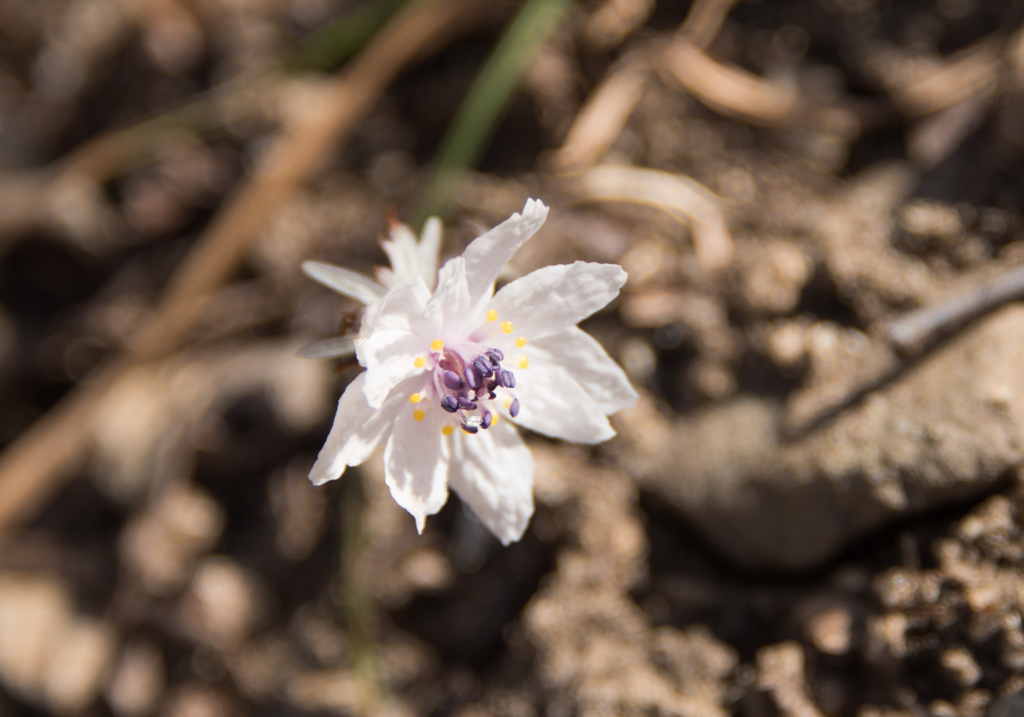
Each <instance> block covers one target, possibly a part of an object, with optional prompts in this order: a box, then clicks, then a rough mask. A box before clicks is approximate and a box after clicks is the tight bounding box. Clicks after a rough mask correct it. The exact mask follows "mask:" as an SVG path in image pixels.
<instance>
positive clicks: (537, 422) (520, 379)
mask: <svg viewBox="0 0 1024 717" xmlns="http://www.w3.org/2000/svg"><path fill="white" fill-rule="evenodd" d="M515 375H516V387H515V388H514V389H513V390H512V393H513V394H514V395H515V397H516V398H518V399H519V415H518V416H516V417H515V419H513V420H515V422H516V423H518V424H519V425H521V426H525V427H527V428H529V429H530V430H531V431H536V432H537V433H543V434H544V435H546V436H551V437H552V438H561V439H563V440H566V441H575V442H577V443H600V442H601V441H607V440H608V439H609V438H611V437H612V436H614V435H615V431H614V429H612V426H611V424H610V423H608V419H607V418H605V415H604V413H603V412H602V411H601V409H600V408H598V406H597V404H596V403H594V401H593V400H592V399H591V398H590V396H588V395H587V394H586V392H585V391H584V390H583V389H582V388H580V385H579V384H578V383H576V382H575V381H574V380H573V378H572V374H570V373H569V372H568V371H566V370H565V369H564V368H562V367H561V366H557V365H555V364H553V363H551V362H548V361H545V360H543V359H542V357H541V356H539V355H538V356H537V357H536V360H533V359H532V358H531V360H530V366H529V368H526V369H523V370H521V371H516V372H515Z"/></svg>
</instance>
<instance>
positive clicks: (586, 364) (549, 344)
mask: <svg viewBox="0 0 1024 717" xmlns="http://www.w3.org/2000/svg"><path fill="white" fill-rule="evenodd" d="M530 361H531V362H532V363H531V364H530V366H531V367H534V366H536V365H537V362H538V361H549V362H551V363H553V364H555V365H556V366H560V367H562V368H564V369H566V370H568V371H569V373H571V374H572V377H573V380H575V381H576V383H578V384H579V385H580V386H581V387H582V388H583V390H584V391H586V393H587V395H588V396H590V398H591V399H593V401H594V403H595V404H596V405H597V407H598V408H599V409H600V410H601V413H603V414H604V415H606V416H610V415H612V414H613V413H615V412H616V411H621V410H622V409H624V408H629V407H630V406H632V405H633V404H634V403H636V400H637V398H639V396H637V393H636V391H634V390H633V387H632V386H631V385H630V384H629V379H628V378H626V373H625V372H624V371H623V370H622V369H621V368H620V367H619V365H618V364H617V363H615V361H613V360H612V358H611V357H610V356H609V355H608V352H606V351H605V350H604V347H603V346H601V344H599V343H598V342H597V341H596V340H595V339H594V338H593V337H592V336H590V334H588V333H586V332H585V331H583V330H582V329H580V328H579V327H578V326H570V327H569V328H567V329H565V330H564V331H559V332H558V333H557V334H552V335H550V336H545V337H544V338H542V339H537V340H536V341H533V342H532V343H531V344H530Z"/></svg>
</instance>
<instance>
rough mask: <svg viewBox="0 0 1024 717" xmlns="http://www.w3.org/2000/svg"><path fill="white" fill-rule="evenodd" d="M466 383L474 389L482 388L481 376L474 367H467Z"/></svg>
mask: <svg viewBox="0 0 1024 717" xmlns="http://www.w3.org/2000/svg"><path fill="white" fill-rule="evenodd" d="M466 383H468V384H469V387H470V388H472V389H477V388H480V376H479V374H477V372H476V371H475V370H474V369H473V367H472V366H466Z"/></svg>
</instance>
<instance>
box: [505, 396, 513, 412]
mask: <svg viewBox="0 0 1024 717" xmlns="http://www.w3.org/2000/svg"><path fill="white" fill-rule="evenodd" d="M511 405H512V399H511V398H508V399H505V410H506V411H507V410H508V407H509V406H511Z"/></svg>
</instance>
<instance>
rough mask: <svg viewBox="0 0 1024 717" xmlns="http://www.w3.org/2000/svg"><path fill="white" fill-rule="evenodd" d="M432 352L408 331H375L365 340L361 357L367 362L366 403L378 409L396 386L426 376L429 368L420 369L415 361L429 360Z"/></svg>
mask: <svg viewBox="0 0 1024 717" xmlns="http://www.w3.org/2000/svg"><path fill="white" fill-rule="evenodd" d="M429 348H430V345H429V343H428V342H427V340H426V339H424V338H423V337H422V336H420V335H419V334H414V333H410V332H408V331H374V332H373V333H372V334H371V335H370V336H369V337H368V338H366V339H364V340H363V341H362V343H361V345H360V354H361V357H362V359H363V360H364V361H365V362H366V381H365V385H364V386H363V393H364V394H365V395H366V402H367V403H369V404H370V406H372V407H374V408H379V407H380V406H381V405H382V404H383V403H384V400H385V399H386V398H387V396H388V394H390V393H391V391H392V390H393V389H394V388H395V386H397V385H398V384H399V383H401V382H402V381H404V380H405V379H407V378H410V377H412V376H417V375H420V374H422V373H423V372H425V371H426V370H427V369H426V367H423V366H421V367H418V368H417V366H416V364H415V363H414V361H415V360H416V359H417V358H418V357H420V356H426V354H427V350H428V349H429Z"/></svg>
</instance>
